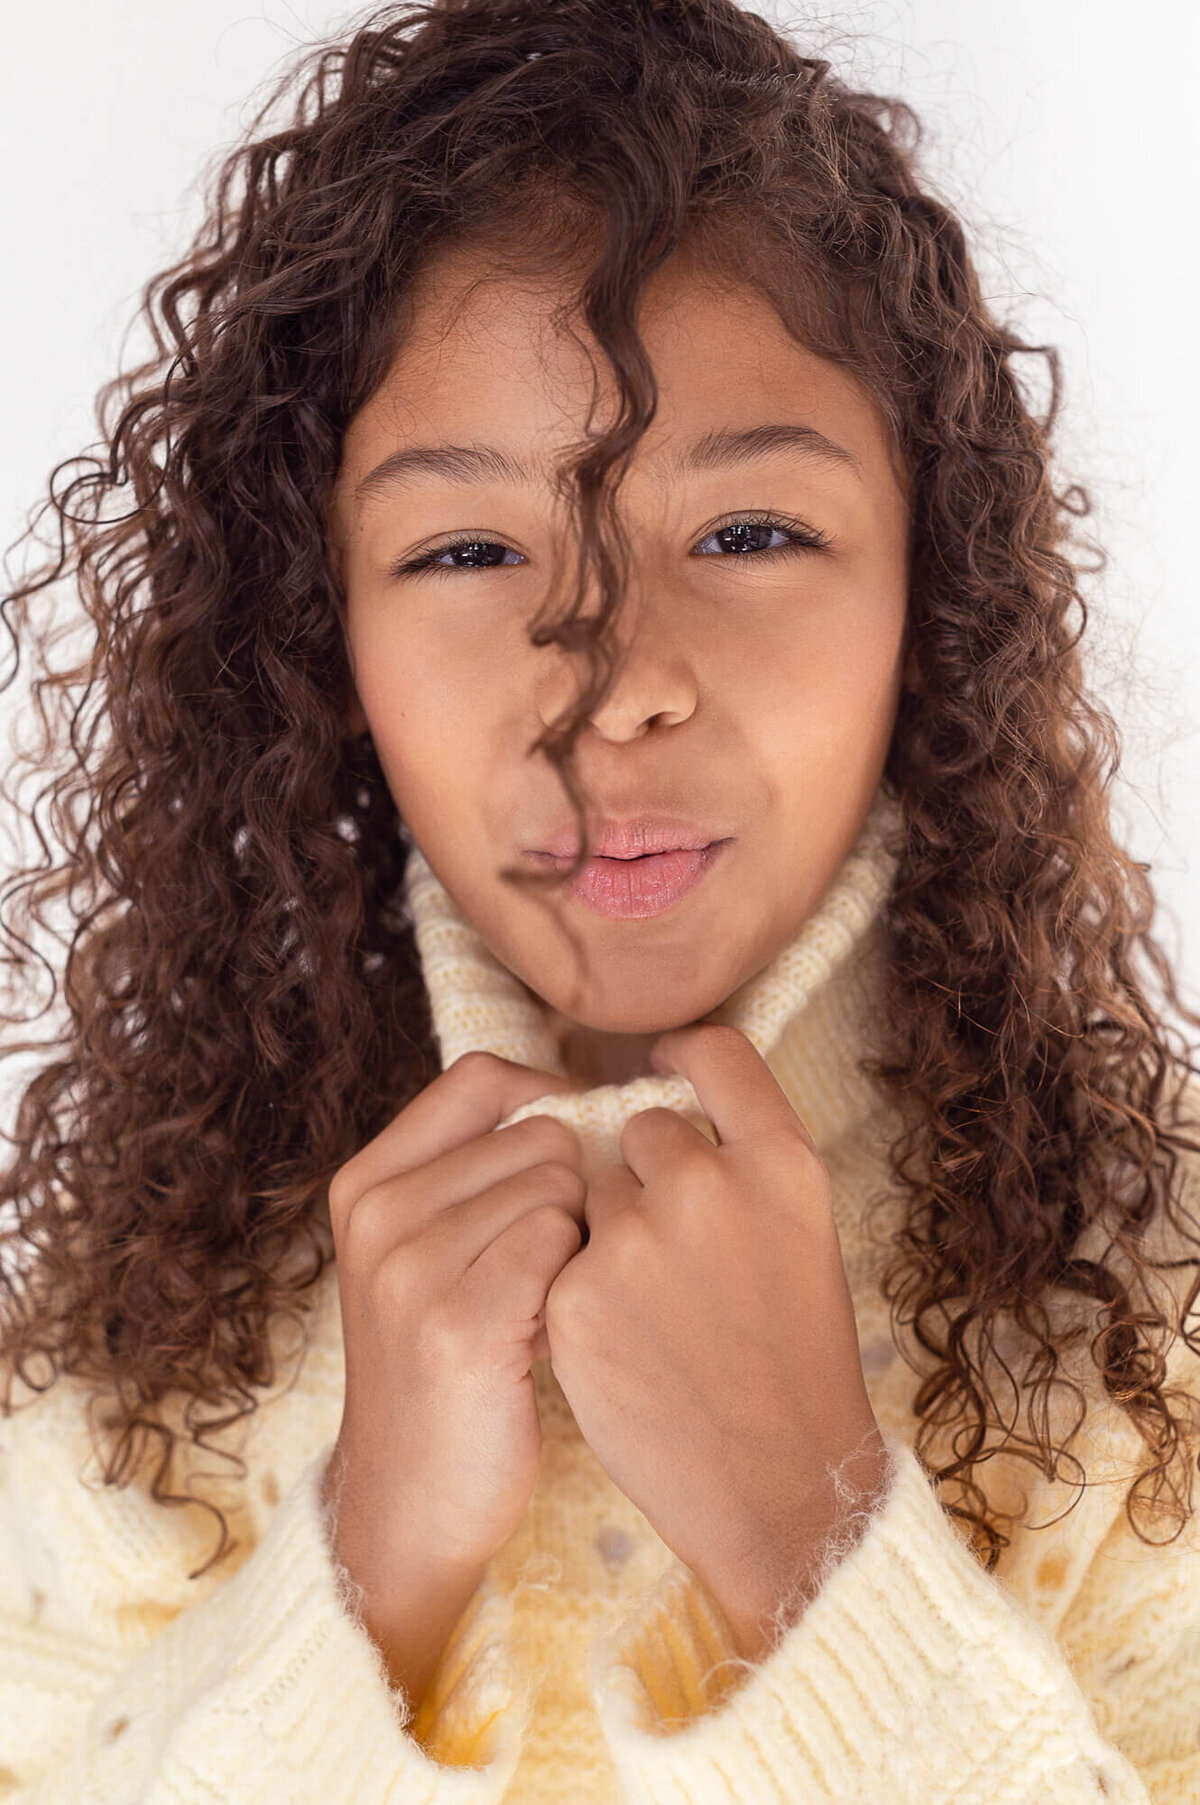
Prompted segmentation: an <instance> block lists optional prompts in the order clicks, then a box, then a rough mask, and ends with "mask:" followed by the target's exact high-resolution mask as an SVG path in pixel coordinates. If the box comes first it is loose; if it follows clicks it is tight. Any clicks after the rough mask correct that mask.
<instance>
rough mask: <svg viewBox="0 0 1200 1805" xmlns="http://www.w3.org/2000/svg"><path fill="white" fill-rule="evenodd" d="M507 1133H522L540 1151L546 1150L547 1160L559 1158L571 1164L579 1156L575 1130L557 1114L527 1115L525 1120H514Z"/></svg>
mask: <svg viewBox="0 0 1200 1805" xmlns="http://www.w3.org/2000/svg"><path fill="white" fill-rule="evenodd" d="M504 1132H505V1133H506V1134H517V1135H520V1137H521V1139H522V1140H526V1141H530V1142H532V1143H533V1147H534V1148H535V1149H537V1150H538V1151H544V1153H545V1156H546V1159H547V1160H554V1159H556V1160H558V1161H560V1162H564V1163H566V1164H567V1165H570V1164H571V1162H572V1161H573V1160H575V1159H577V1158H578V1156H579V1153H578V1144H577V1141H576V1138H575V1131H574V1129H572V1128H569V1127H568V1126H567V1124H566V1123H565V1122H562V1121H560V1120H559V1118H558V1117H557V1116H551V1115H544V1114H543V1115H534V1116H526V1117H525V1118H524V1120H523V1121H520V1122H514V1123H513V1124H512V1126H511V1128H506V1129H505V1131H504Z"/></svg>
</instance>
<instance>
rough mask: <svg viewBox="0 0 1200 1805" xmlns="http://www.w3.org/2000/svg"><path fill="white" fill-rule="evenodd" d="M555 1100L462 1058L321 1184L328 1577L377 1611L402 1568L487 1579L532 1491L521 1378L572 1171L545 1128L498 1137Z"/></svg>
mask: <svg viewBox="0 0 1200 1805" xmlns="http://www.w3.org/2000/svg"><path fill="white" fill-rule="evenodd" d="M567 1088H568V1086H567V1083H566V1080H565V1079H562V1078H559V1077H557V1076H555V1075H554V1074H553V1073H551V1072H541V1071H537V1070H530V1069H528V1068H527V1067H525V1066H521V1065H517V1064H515V1063H514V1062H513V1061H511V1060H506V1059H500V1058H498V1057H496V1056H495V1055H494V1054H491V1053H468V1054H465V1055H464V1056H463V1057H462V1058H461V1059H458V1060H455V1062H454V1064H453V1065H451V1066H449V1067H448V1068H447V1069H446V1071H444V1072H442V1073H441V1074H439V1076H438V1077H437V1078H435V1079H434V1080H433V1082H432V1083H431V1084H430V1085H428V1086H427V1087H426V1088H425V1089H424V1090H423V1091H421V1092H420V1094H419V1095H418V1096H416V1097H415V1098H413V1099H412V1101H411V1102H409V1103H408V1104H407V1106H406V1107H405V1108H403V1109H402V1110H400V1112H399V1113H398V1115H396V1116H395V1117H394V1118H393V1120H392V1121H391V1122H389V1123H388V1125H387V1127H385V1128H384V1129H383V1130H382V1132H381V1133H380V1134H378V1135H376V1137H375V1139H374V1140H373V1141H371V1142H369V1143H368V1145H366V1146H365V1147H362V1148H360V1149H359V1151H358V1152H357V1153H355V1155H354V1156H353V1158H352V1159H350V1160H348V1161H347V1162H346V1164H345V1165H344V1166H342V1167H341V1168H340V1170H339V1171H338V1172H337V1173H336V1174H335V1176H334V1179H333V1182H332V1183H331V1184H330V1187H329V1214H330V1221H331V1224H332V1227H333V1233H334V1241H335V1245H336V1249H337V1268H338V1295H339V1301H340V1305H341V1313H342V1329H343V1340H344V1345H345V1363H346V1387H345V1397H344V1400H343V1408H342V1423H341V1429H340V1432H339V1435H338V1440H337V1444H336V1446H335V1448H334V1453H333V1457H332V1458H331V1460H330V1462H329V1467H328V1469H327V1473H326V1476H325V1479H326V1485H327V1487H328V1490H329V1493H330V1494H333V1493H334V1492H336V1494H337V1496H338V1500H339V1501H338V1507H337V1548H338V1552H339V1555H340V1556H341V1559H342V1561H343V1564H344V1565H345V1566H346V1567H347V1569H348V1570H349V1572H350V1573H351V1575H352V1577H354V1578H355V1579H357V1580H358V1581H359V1583H360V1584H362V1585H363V1586H364V1588H365V1589H366V1590H367V1591H368V1592H369V1593H370V1594H372V1596H374V1597H378V1598H379V1599H380V1600H381V1601H382V1600H383V1598H384V1596H385V1595H386V1594H388V1593H389V1592H393V1591H394V1592H396V1593H397V1594H398V1593H399V1592H400V1591H401V1590H402V1589H403V1587H404V1586H406V1585H407V1584H408V1583H409V1580H410V1576H411V1574H412V1572H413V1570H414V1568H425V1567H429V1566H436V1567H437V1568H438V1569H439V1571H442V1572H449V1573H464V1572H473V1571H475V1570H477V1569H480V1568H482V1567H483V1566H485V1565H486V1563H487V1562H488V1560H489V1559H490V1558H491V1556H492V1554H493V1553H494V1552H495V1550H496V1549H497V1548H499V1547H500V1546H501V1544H502V1543H504V1542H505V1541H507V1539H508V1538H509V1536H511V1535H512V1533H513V1531H514V1530H515V1529H516V1528H517V1525H518V1524H519V1522H520V1520H521V1518H522V1516H523V1515H524V1513H525V1509H526V1506H527V1504H528V1502H529V1499H530V1496H531V1495H532V1492H533V1489H534V1485H535V1484H536V1481H537V1477H538V1471H539V1468H540V1464H541V1454H542V1443H541V1427H540V1424H539V1421H538V1411H537V1400H536V1395H535V1391H534V1382H533V1376H532V1372H531V1370H530V1369H531V1364H532V1362H533V1360H534V1359H536V1358H537V1356H538V1354H539V1351H541V1346H542V1345H543V1344H544V1341H545V1337H544V1332H543V1320H544V1318H543V1312H544V1309H545V1301H546V1292H547V1289H548V1287H549V1285H550V1284H551V1282H552V1280H553V1279H554V1278H555V1277H556V1276H557V1275H558V1273H559V1272H560V1271H561V1269H562V1267H563V1265H564V1264H565V1263H566V1261H567V1260H569V1259H570V1258H571V1257H572V1255H573V1254H574V1253H575V1251H576V1249H577V1248H578V1247H579V1245H580V1242H581V1239H582V1227H581V1224H582V1219H583V1198H584V1189H585V1186H584V1180H583V1176H582V1172H581V1169H580V1168H581V1164H582V1157H581V1152H580V1148H579V1144H578V1139H577V1137H576V1135H575V1133H574V1131H573V1130H572V1129H570V1128H569V1127H568V1126H567V1125H566V1124H565V1123H563V1122H559V1121H555V1120H554V1119H553V1118H552V1117H549V1116H545V1115H542V1116H537V1115H534V1116H529V1117H528V1118H526V1119H525V1120H524V1121H522V1122H518V1123H516V1124H514V1125H513V1126H511V1127H508V1128H500V1129H497V1127H496V1124H497V1122H499V1121H501V1120H502V1119H503V1117H504V1116H506V1115H508V1114H511V1113H512V1111H513V1110H514V1109H516V1108H517V1107H518V1106H519V1105H521V1104H522V1103H525V1102H528V1101H531V1100H532V1099H534V1098H537V1097H542V1096H545V1095H547V1094H548V1093H549V1092H552V1091H561V1090H565V1089H567ZM381 1609H382V1603H381Z"/></svg>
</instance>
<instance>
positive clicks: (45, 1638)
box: [0, 1407, 528, 1805]
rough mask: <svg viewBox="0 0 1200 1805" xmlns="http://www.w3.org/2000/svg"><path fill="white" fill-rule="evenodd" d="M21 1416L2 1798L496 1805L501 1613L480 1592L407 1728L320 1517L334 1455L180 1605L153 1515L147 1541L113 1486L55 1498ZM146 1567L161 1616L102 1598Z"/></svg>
mask: <svg viewBox="0 0 1200 1805" xmlns="http://www.w3.org/2000/svg"><path fill="white" fill-rule="evenodd" d="M35 1408H36V1407H35ZM20 1417H21V1413H20V1412H18V1413H17V1414H16V1415H15V1416H14V1417H13V1418H11V1419H7V1420H4V1421H0V1431H3V1437H2V1439H0V1798H3V1799H5V1800H9V1799H11V1800H12V1801H13V1802H14V1805H66V1801H68V1800H69V1801H72V1805H74V1802H76V1801H80V1800H83V1799H87V1800H88V1801H91V1802H94V1805H135V1802H136V1805H160V1802H161V1805H166V1802H167V1801H168V1800H169V1801H170V1805H191V1802H192V1801H195V1805H200V1802H201V1801H204V1805H213V1802H214V1801H216V1800H218V1799H228V1800H233V1799H250V1798H253V1799H260V1800H263V1801H264V1805H265V1802H268V1801H275V1800H279V1801H282V1800H284V1799H286V1800H287V1801H288V1805H306V1802H311V1805H362V1801H364V1800H367V1799H370V1800H373V1801H374V1800H378V1801H380V1805H383V1802H385V1801H391V1802H393V1805H409V1802H410V1801H411V1802H412V1805H416V1802H417V1801H420V1802H421V1805H451V1802H454V1805H460V1802H461V1805H494V1802H495V1801H498V1800H499V1799H500V1797H501V1795H502V1794H503V1792H504V1791H505V1789H506V1787H507V1785H508V1782H509V1780H510V1778H511V1776H512V1774H513V1772H514V1769H515V1767H516V1763H517V1760H518V1756H519V1753H520V1747H521V1744H522V1741H523V1738H524V1732H525V1728H526V1724H527V1713H528V1694H527V1691H526V1689H524V1688H522V1687H520V1686H518V1685H517V1684H516V1683H515V1681H514V1673H513V1667H512V1663H511V1659H510V1653H509V1650H510V1642H509V1629H510V1625H509V1622H508V1614H509V1612H510V1611H511V1606H510V1605H509V1603H508V1601H507V1600H506V1599H505V1598H504V1597H502V1596H501V1595H500V1594H499V1593H497V1592H496V1591H495V1590H494V1589H493V1588H492V1587H491V1585H490V1582H489V1581H488V1580H487V1579H486V1578H485V1580H484V1582H483V1584H482V1585H481V1586H480V1588H479V1589H478V1590H477V1591H476V1593H475V1595H474V1597H473V1599H472V1600H471V1603H470V1604H469V1605H468V1607H467V1610H466V1611H465V1612H464V1614H463V1617H462V1618H461V1619H460V1622H459V1624H458V1626H457V1627H456V1630H455V1632H454V1635H453V1637H452V1638H451V1641H450V1643H449V1644H448V1646H447V1648H446V1650H445V1652H444V1655H443V1659H442V1662H441V1664H440V1667H439V1670H438V1673H437V1675H436V1676H435V1680H434V1685H433V1687H432V1688H431V1690H430V1693H429V1695H428V1697H427V1698H426V1700H425V1702H424V1704H423V1706H422V1709H421V1713H420V1716H419V1719H418V1720H417V1721H414V1720H413V1716H412V1710H411V1704H410V1702H409V1701H408V1700H407V1699H406V1698H405V1695H404V1694H403V1693H402V1692H400V1691H399V1690H396V1691H393V1690H392V1688H391V1687H390V1685H389V1682H388V1675H387V1668H386V1664H385V1663H384V1660H383V1657H382V1655H381V1654H380V1652H379V1650H378V1649H377V1647H376V1644H375V1643H374V1641H373V1640H372V1639H371V1638H370V1636H369V1635H368V1634H367V1632H366V1630H365V1628H364V1627H363V1626H362V1624H361V1622H360V1620H359V1619H358V1618H357V1616H356V1615H355V1614H354V1610H353V1607H352V1604H351V1602H350V1600H351V1589H350V1587H349V1582H348V1578H347V1576H346V1575H345V1574H344V1573H343V1571H342V1569H341V1567H340V1565H339V1564H338V1563H337V1561H336V1557H335V1556H334V1554H333V1552H332V1546H331V1541H330V1538H329V1536H328V1532H327V1523H326V1518H325V1515H324V1510H323V1505H322V1500H321V1480H322V1476H323V1474H324V1471H325V1466H326V1462H327V1460H328V1457H329V1455H330V1453H331V1451H332V1450H331V1448H325V1449H323V1451H322V1452H321V1454H320V1455H319V1457H317V1458H315V1459H314V1460H312V1461H311V1462H310V1463H309V1464H308V1465H307V1466H305V1468H304V1469H303V1471H302V1472H301V1473H300V1474H299V1476H298V1478H296V1479H295V1481H294V1482H293V1484H292V1485H291V1487H290V1489H288V1490H285V1492H284V1493H283V1495H282V1497H281V1499H280V1501H279V1503H278V1505H277V1507H276V1508H275V1510H274V1513H273V1515H272V1516H271V1518H270V1520H269V1521H268V1523H267V1524H266V1527H265V1530H264V1532H263V1534H262V1537H261V1540H259V1541H258V1542H257V1545H256V1546H254V1547H253V1549H252V1551H251V1552H250V1553H249V1554H248V1555H247V1556H246V1557H245V1558H244V1559H243V1561H242V1564H241V1565H240V1566H239V1567H238V1568H237V1570H236V1571H235V1572H234V1573H233V1574H232V1576H226V1577H225V1578H223V1579H221V1580H220V1581H219V1582H218V1583H216V1584H215V1585H214V1586H213V1587H212V1588H211V1589H210V1590H209V1591H208V1592H207V1593H205V1594H204V1595H203V1596H201V1597H199V1598H198V1599H196V1601H195V1602H191V1603H186V1604H184V1605H183V1606H182V1607H180V1606H179V1605H178V1603H177V1602H176V1600H175V1599H174V1598H173V1597H172V1592H173V1591H174V1590H175V1589H176V1588H174V1587H173V1586H172V1584H171V1579H170V1574H169V1572H168V1569H167V1567H166V1565H165V1564H164V1562H163V1560H162V1547H163V1545H164V1544H163V1543H161V1542H160V1543H159V1544H158V1545H157V1546H156V1545H155V1544H154V1543H153V1542H152V1541H150V1540H149V1536H145V1531H146V1521H147V1520H148V1517H149V1512H146V1513H144V1516H143V1521H142V1522H141V1523H139V1522H138V1521H137V1519H136V1517H135V1516H132V1515H131V1514H130V1509H131V1507H130V1506H128V1505H125V1504H124V1495H123V1494H114V1493H113V1492H112V1490H111V1488H107V1489H106V1494H105V1495H104V1496H103V1497H102V1498H101V1499H100V1500H96V1499H95V1498H93V1496H92V1495H91V1493H90V1492H88V1491H87V1490H85V1489H84V1488H83V1487H82V1486H78V1485H77V1486H75V1487H73V1488H72V1487H70V1486H69V1485H64V1483H63V1473H64V1471H65V1470H66V1466H67V1465H69V1463H62V1462H58V1463H56V1462H55V1461H54V1460H53V1459H52V1458H51V1457H50V1456H49V1455H48V1454H44V1452H43V1442H39V1443H38V1444H37V1458H36V1459H33V1460H31V1459H30V1458H29V1457H28V1451H26V1453H25V1457H24V1458H21V1457H18V1455H17V1453H16V1451H15V1448H14V1445H13V1444H14V1440H16V1439H17V1438H15V1437H14V1436H13V1434H12V1430H13V1425H14V1424H15V1423H17V1422H19V1421H20ZM51 1427H53V1423H52V1424H51ZM42 1433H43V1437H44V1431H43V1432H42ZM35 1474H36V1480H37V1483H36V1484H35V1483H34V1475H35ZM149 1510H152V1511H153V1512H154V1513H156V1515H155V1520H154V1522H153V1526H152V1530H151V1533H154V1534H159V1535H162V1536H168V1535H169V1534H170V1528H169V1525H170V1523H171V1522H172V1521H173V1520H174V1519H175V1516H176V1513H174V1512H167V1511H166V1510H164V1509H163V1508H162V1507H161V1506H157V1505H153V1504H151V1505H150V1507H149ZM139 1530H140V1531H141V1532H142V1534H143V1535H144V1536H145V1539H144V1540H143V1541H142V1543H141V1548H140V1550H139V1549H138V1548H137V1547H136V1546H135V1545H134V1544H135V1539H136V1537H137V1535H138V1532H139ZM139 1552H140V1553H141V1554H142V1555H143V1562H142V1566H141V1569H140V1571H141V1572H143V1573H145V1572H149V1573H152V1574H154V1575H157V1574H158V1573H159V1572H160V1571H161V1573H162V1575H163V1579H162V1584H161V1586H160V1587H158V1591H159V1594H160V1602H157V1603H156V1602H155V1597H154V1593H155V1589H156V1588H155V1585H154V1584H153V1583H150V1584H149V1585H139V1586H138V1587H137V1588H136V1592H137V1595H128V1596H127V1597H126V1599H125V1601H124V1602H121V1601H120V1600H119V1586H118V1590H117V1597H118V1602H116V1603H113V1602H112V1598H111V1597H110V1598H109V1600H108V1601H107V1602H105V1601H104V1595H105V1591H106V1587H108V1586H110V1584H111V1580H112V1575H113V1573H114V1570H116V1571H117V1572H118V1574H120V1573H121V1572H123V1571H124V1564H125V1563H126V1562H134V1563H136V1560H137V1555H138V1553H139ZM134 1570H135V1571H137V1570H139V1569H137V1568H136V1566H135V1568H134ZM195 1583H201V1582H194V1584H195ZM194 1584H193V1590H194ZM126 1591H127V1594H129V1588H128V1587H127V1588H126ZM97 1599H100V1600H101V1603H100V1604H99V1605H98V1603H97ZM161 1600H165V1602H162V1601H161Z"/></svg>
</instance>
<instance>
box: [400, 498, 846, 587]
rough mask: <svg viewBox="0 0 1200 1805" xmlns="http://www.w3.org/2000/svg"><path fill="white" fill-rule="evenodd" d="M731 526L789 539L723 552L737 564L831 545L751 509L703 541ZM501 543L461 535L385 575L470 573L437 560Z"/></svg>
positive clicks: (795, 524) (808, 530)
mask: <svg viewBox="0 0 1200 1805" xmlns="http://www.w3.org/2000/svg"><path fill="white" fill-rule="evenodd" d="M733 526H769V527H772V528H774V530H775V531H776V532H780V533H786V534H787V536H788V543H787V544H786V545H766V546H761V547H760V548H759V549H758V550H757V551H752V552H726V553H724V554H722V555H723V556H724V558H725V559H726V560H728V559H731V558H733V559H736V560H737V561H738V563H741V562H743V561H744V560H746V559H749V558H777V557H779V556H780V555H781V554H782V555H787V554H788V553H795V552H807V551H823V550H825V548H826V547H827V546H828V545H829V544H830V541H829V539H828V538H827V537H826V535H825V534H824V533H821V532H817V531H815V530H814V529H813V528H812V527H809V526H805V524H804V522H803V521H802V520H791V519H789V518H787V517H786V516H784V515H781V514H771V513H764V512H758V511H754V510H752V511H750V512H749V513H745V514H736V515H735V516H734V517H733V519H732V520H723V521H721V523H720V524H719V525H718V526H714V527H710V529H709V531H708V532H707V533H705V534H704V539H711V538H713V537H714V536H715V535H716V534H717V533H723V532H725V531H726V530H727V529H728V528H729V527H733ZM503 543H504V541H503V540H500V539H482V538H481V537H480V536H479V534H478V533H461V534H459V535H457V536H456V537H455V538H453V539H448V540H447V541H446V542H445V544H444V545H435V546H433V547H432V548H431V549H430V550H429V551H427V552H421V553H420V554H419V555H418V556H417V557H415V558H407V559H401V560H400V562H399V563H396V564H393V565H392V567H391V569H390V571H389V572H388V575H389V576H392V577H412V576H424V575H428V574H434V575H436V576H453V575H456V574H470V566H466V567H462V566H460V567H459V568H458V570H457V571H456V570H455V567H454V566H453V565H445V564H438V563H437V562H436V560H437V559H438V558H444V557H445V556H446V553H447V552H452V551H455V550H457V548H458V547H459V546H460V545H501V544H503ZM701 543H703V540H701ZM705 555H711V554H705ZM476 568H477V569H482V570H504V569H508V570H511V569H513V566H512V565H511V564H509V565H501V564H491V565H481V566H477V567H476Z"/></svg>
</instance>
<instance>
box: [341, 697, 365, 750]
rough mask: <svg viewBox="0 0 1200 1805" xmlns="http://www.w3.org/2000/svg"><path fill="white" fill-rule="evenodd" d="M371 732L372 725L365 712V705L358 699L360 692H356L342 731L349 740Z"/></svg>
mask: <svg viewBox="0 0 1200 1805" xmlns="http://www.w3.org/2000/svg"><path fill="white" fill-rule="evenodd" d="M370 730H371V723H370V721H368V719H367V717H366V715H365V713H364V712H363V705H362V703H361V702H360V701H359V699H358V691H357V690H355V691H354V696H353V700H352V701H351V703H350V710H349V713H348V714H347V716H346V725H345V727H344V728H343V730H342V731H343V734H344V736H345V738H346V739H348V740H349V739H355V738H357V736H358V735H359V734H360V733H369V732H370Z"/></svg>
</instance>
